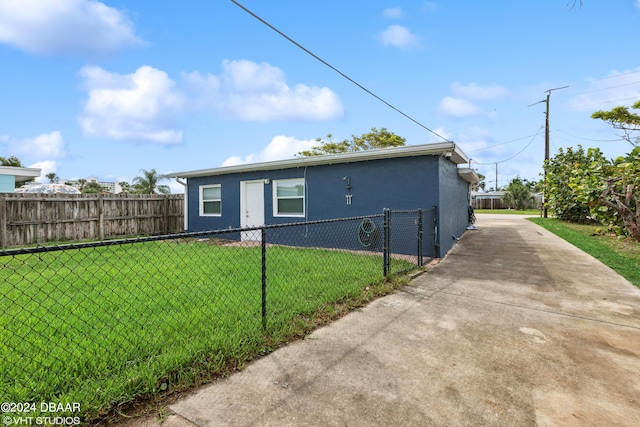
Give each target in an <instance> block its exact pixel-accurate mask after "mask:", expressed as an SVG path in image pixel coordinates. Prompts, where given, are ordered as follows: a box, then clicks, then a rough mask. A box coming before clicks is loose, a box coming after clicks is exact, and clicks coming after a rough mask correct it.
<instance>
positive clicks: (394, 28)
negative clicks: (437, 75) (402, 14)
mask: <svg viewBox="0 0 640 427" xmlns="http://www.w3.org/2000/svg"><path fill="white" fill-rule="evenodd" d="M378 38H379V40H380V42H381V43H382V44H383V45H385V46H395V47H397V48H399V49H402V50H409V49H411V48H414V47H418V46H419V45H420V39H419V38H418V36H416V35H415V34H413V33H412V32H411V30H410V29H408V28H406V27H403V26H401V25H389V26H388V27H387V29H386V30H384V31H383V32H382V33H381V34H380V35H379V37H378Z"/></svg>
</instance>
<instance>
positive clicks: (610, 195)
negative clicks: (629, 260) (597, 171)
mask: <svg viewBox="0 0 640 427" xmlns="http://www.w3.org/2000/svg"><path fill="white" fill-rule="evenodd" d="M612 172H613V173H612V174H610V175H609V176H608V177H607V180H606V182H605V185H604V190H603V191H602V194H600V197H599V198H598V200H599V201H600V203H601V204H602V206H601V207H600V208H599V209H598V211H603V210H604V208H606V209H607V210H613V211H615V212H616V213H617V215H618V216H619V218H620V220H621V221H622V223H623V224H624V227H625V228H626V230H627V231H628V233H629V235H630V236H631V237H632V238H633V239H634V240H635V241H637V242H640V147H636V148H634V149H633V151H632V152H631V153H630V154H629V155H628V156H626V157H618V158H617V159H616V160H615V161H614V162H613V165H612Z"/></svg>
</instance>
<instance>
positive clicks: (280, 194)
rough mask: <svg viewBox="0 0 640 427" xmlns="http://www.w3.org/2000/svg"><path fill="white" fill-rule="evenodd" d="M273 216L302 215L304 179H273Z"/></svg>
mask: <svg viewBox="0 0 640 427" xmlns="http://www.w3.org/2000/svg"><path fill="white" fill-rule="evenodd" d="M273 216H304V179H302V178H300V179H285V180H278V181H273Z"/></svg>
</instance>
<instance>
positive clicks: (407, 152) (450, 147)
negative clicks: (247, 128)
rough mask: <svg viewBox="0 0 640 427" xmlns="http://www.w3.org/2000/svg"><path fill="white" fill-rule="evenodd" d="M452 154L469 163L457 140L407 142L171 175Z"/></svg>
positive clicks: (457, 160)
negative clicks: (456, 142)
mask: <svg viewBox="0 0 640 427" xmlns="http://www.w3.org/2000/svg"><path fill="white" fill-rule="evenodd" d="M428 155H431V156H439V155H445V156H448V158H449V160H450V161H452V162H453V163H455V164H456V165H459V164H463V163H468V162H469V159H468V158H467V156H466V155H465V154H464V153H463V152H462V150H461V149H460V148H459V147H458V146H457V145H456V144H454V143H453V142H438V143H435V144H421V145H405V146H402V147H393V148H382V149H377V150H364V151H352V152H348V153H340V154H328V155H323V156H311V157H296V158H294V159H286V160H276V161H272V162H262V163H250V164H242V165H235V166H222V167H218V168H211V169H200V170H193V171H186V172H175V173H169V174H166V175H165V176H167V177H170V178H196V177H201V176H214V175H225V174H230V173H241V172H255V171H267V170H277V169H291V168H300V167H305V166H319V165H330V164H336V163H352V162H363V161H367V160H378V159H391V158H397V157H415V156H428Z"/></svg>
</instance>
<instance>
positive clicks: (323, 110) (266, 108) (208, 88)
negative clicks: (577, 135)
mask: <svg viewBox="0 0 640 427" xmlns="http://www.w3.org/2000/svg"><path fill="white" fill-rule="evenodd" d="M183 82H184V84H185V86H186V87H187V90H188V91H189V92H190V93H192V94H193V95H194V97H195V104H197V105H198V106H200V107H201V108H204V107H209V108H213V109H214V110H215V111H216V112H218V113H219V114H220V115H221V116H224V117H229V118H236V119H242V120H247V121H256V122H265V121H270V120H297V119H302V120H329V119H334V118H337V117H340V116H342V114H343V113H344V110H343V107H342V103H341V102H340V98H339V97H338V96H337V95H336V94H335V93H334V92H333V91H331V89H329V88H327V87H317V86H307V85H304V84H296V85H294V86H293V87H289V86H288V85H287V83H286V82H285V76H284V73H283V72H282V70H281V69H280V68H278V67H274V66H272V65H270V64H268V63H264V62H263V63H260V64H258V63H256V62H253V61H248V60H237V61H229V60H224V61H223V63H222V74H221V75H220V76H219V77H217V76H214V75H211V74H207V75H202V74H200V73H197V72H195V73H189V74H184V75H183Z"/></svg>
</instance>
